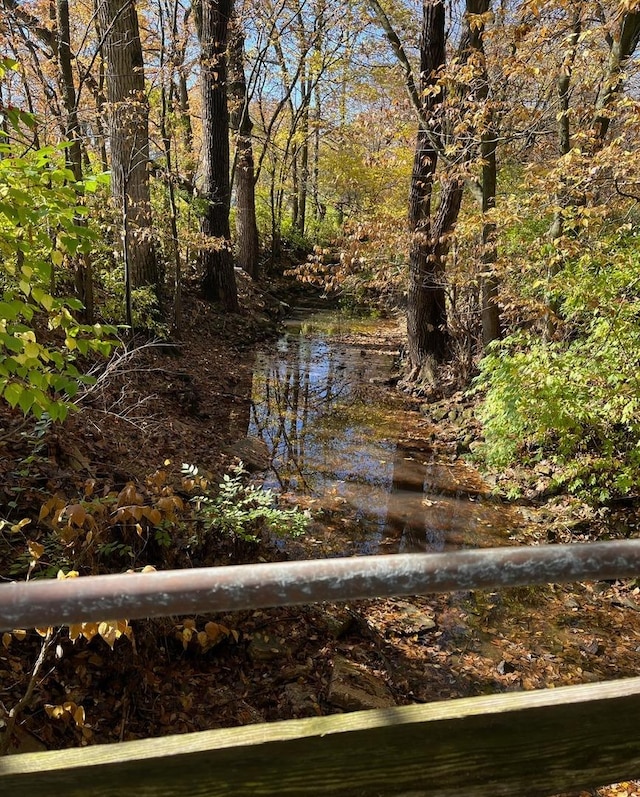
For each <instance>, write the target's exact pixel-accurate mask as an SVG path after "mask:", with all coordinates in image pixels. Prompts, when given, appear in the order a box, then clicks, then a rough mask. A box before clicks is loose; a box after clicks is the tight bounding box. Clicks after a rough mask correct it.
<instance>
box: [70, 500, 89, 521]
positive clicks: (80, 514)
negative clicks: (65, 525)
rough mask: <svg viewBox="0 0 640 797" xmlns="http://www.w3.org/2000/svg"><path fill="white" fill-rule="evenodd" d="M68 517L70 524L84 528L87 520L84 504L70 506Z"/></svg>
mask: <svg viewBox="0 0 640 797" xmlns="http://www.w3.org/2000/svg"><path fill="white" fill-rule="evenodd" d="M67 517H68V518H69V523H73V525H74V526H84V523H85V521H86V519H87V511H86V509H85V508H84V507H83V506H82V504H70V505H69V506H68V507H67Z"/></svg>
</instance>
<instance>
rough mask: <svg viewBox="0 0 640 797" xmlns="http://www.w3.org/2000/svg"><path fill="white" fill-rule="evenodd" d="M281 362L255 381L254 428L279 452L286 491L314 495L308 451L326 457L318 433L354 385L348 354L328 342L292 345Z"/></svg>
mask: <svg viewBox="0 0 640 797" xmlns="http://www.w3.org/2000/svg"><path fill="white" fill-rule="evenodd" d="M281 354H282V355H283V356H282V357H281V358H280V359H277V360H275V361H271V362H269V363H268V365H267V363H265V366H264V367H263V369H262V370H261V371H260V372H258V373H257V374H256V376H255V377H254V390H253V402H252V423H253V425H254V426H255V430H256V432H257V433H258V434H259V436H260V437H261V438H262V439H263V440H264V441H265V443H267V445H268V446H269V447H270V449H271V451H272V452H273V461H274V464H273V469H274V472H275V476H276V478H277V480H278V482H279V483H280V485H281V487H282V488H283V489H289V488H296V489H300V488H303V489H306V490H309V489H310V484H309V477H310V475H311V474H310V473H309V471H308V470H307V457H306V453H307V449H308V446H309V445H311V446H312V447H313V448H314V452H313V454H314V456H316V457H317V456H318V455H319V453H320V448H321V447H320V446H319V445H318V444H317V441H316V438H317V431H318V430H319V428H320V427H321V425H322V422H323V417H324V416H329V415H330V413H331V410H332V408H333V406H334V404H335V402H336V401H337V400H338V399H339V398H341V397H344V396H345V395H347V394H348V393H349V392H350V390H351V388H352V382H351V378H350V375H349V374H348V369H347V366H346V363H345V362H344V354H343V353H342V352H339V351H337V350H336V348H335V347H332V346H330V345H328V344H327V343H326V342H324V341H318V340H307V339H305V338H299V339H297V340H293V341H291V340H290V341H288V345H287V347H286V350H285V351H281Z"/></svg>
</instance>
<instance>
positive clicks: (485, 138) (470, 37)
mask: <svg viewBox="0 0 640 797" xmlns="http://www.w3.org/2000/svg"><path fill="white" fill-rule="evenodd" d="M490 8H491V0H467V4H466V13H465V23H464V24H465V34H464V36H463V41H462V42H461V51H462V52H461V59H462V60H465V61H466V60H468V59H469V57H473V58H474V67H475V68H474V72H475V74H474V79H473V85H472V86H471V96H472V97H473V99H474V101H475V102H476V103H477V104H478V105H480V106H481V110H482V112H483V119H482V123H481V124H482V128H481V132H480V156H481V159H482V182H481V187H482V214H483V217H484V220H483V224H482V263H483V273H482V274H481V277H480V301H481V320H482V345H483V346H484V347H485V348H486V347H487V346H488V345H489V344H490V343H491V342H492V341H494V340H498V339H499V338H500V336H501V334H502V330H501V323H500V308H499V305H498V279H497V276H496V274H495V263H496V260H497V258H498V251H497V247H496V225H495V224H494V223H493V222H490V221H487V218H486V214H487V213H489V212H490V211H491V210H493V209H494V208H495V206H496V188H497V165H496V149H497V133H496V130H495V125H494V114H493V111H492V109H491V107H490V106H489V74H488V72H487V61H486V56H485V51H484V30H485V25H484V21H482V20H480V19H478V18H477V17H479V16H481V15H483V14H486V13H487V12H488V11H489V9H490ZM470 17H476V19H474V20H471V19H470Z"/></svg>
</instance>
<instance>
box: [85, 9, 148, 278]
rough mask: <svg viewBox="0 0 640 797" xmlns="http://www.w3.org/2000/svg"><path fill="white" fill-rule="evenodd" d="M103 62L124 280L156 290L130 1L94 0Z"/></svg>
mask: <svg viewBox="0 0 640 797" xmlns="http://www.w3.org/2000/svg"><path fill="white" fill-rule="evenodd" d="M96 16H97V22H98V27H99V31H101V32H102V52H103V55H104V59H105V62H106V73H105V78H106V84H107V103H108V108H109V143H110V148H111V189H112V193H113V196H114V199H115V201H116V203H117V204H118V205H119V206H120V208H121V210H125V209H126V225H125V227H126V230H127V234H126V235H125V236H124V237H125V242H124V245H125V247H126V253H125V255H126V256H125V263H126V264H128V274H127V275H126V277H125V279H126V280H127V281H128V284H129V285H130V287H131V288H140V287H142V286H147V285H148V286H152V287H153V288H154V289H155V290H156V291H157V290H158V287H159V286H158V282H159V273H158V263H157V259H156V249H155V243H154V234H153V227H152V219H151V199H150V192H149V169H148V166H149V104H148V101H147V95H146V92H145V85H144V65H143V58H142V44H141V42H140V33H139V28H138V15H137V13H136V8H135V4H134V2H133V0H96Z"/></svg>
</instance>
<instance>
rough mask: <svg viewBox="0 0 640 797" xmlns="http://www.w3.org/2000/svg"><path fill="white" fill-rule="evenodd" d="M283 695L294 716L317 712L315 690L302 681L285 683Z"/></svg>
mask: <svg viewBox="0 0 640 797" xmlns="http://www.w3.org/2000/svg"><path fill="white" fill-rule="evenodd" d="M283 691H284V697H285V700H286V701H287V703H289V705H290V707H291V711H292V713H293V715H294V716H296V717H302V716H306V717H311V716H316V715H317V714H318V713H319V707H318V696H317V695H316V692H315V690H314V689H313V688H312V687H311V686H309V685H308V684H304V683H292V684H287V685H286V686H285V688H284V690H283Z"/></svg>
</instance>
